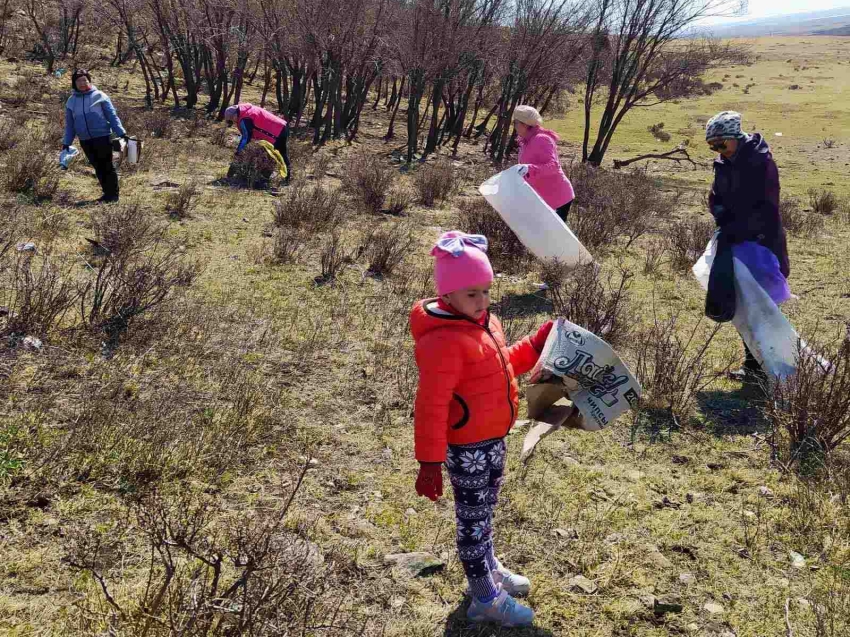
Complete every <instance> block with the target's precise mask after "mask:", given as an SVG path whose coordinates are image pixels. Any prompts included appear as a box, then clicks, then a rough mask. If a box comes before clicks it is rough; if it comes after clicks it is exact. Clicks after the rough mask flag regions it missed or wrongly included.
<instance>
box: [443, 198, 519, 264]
mask: <svg viewBox="0 0 850 637" xmlns="http://www.w3.org/2000/svg"><path fill="white" fill-rule="evenodd" d="M457 227H458V229H459V230H462V231H463V232H466V233H468V234H483V235H484V236H485V237H487V241H488V242H489V249H488V251H487V254H488V255H489V256H490V263H492V265H493V268H494V270H496V272H505V273H510V274H513V273H517V272H525V271H526V270H527V269H528V268H529V267H530V265H531V263H532V261H533V257H532V256H531V253H529V252H528V250H526V248H525V246H524V245H523V244H522V242H521V241H520V240H519V238H517V236H516V235H515V234H514V233H513V231H512V230H511V229H510V228H509V227H508V224H506V223H505V222H504V221H502V218H501V217H500V216H499V215H498V213H497V212H496V211H495V210H493V208H491V207H490V204H488V203H487V202H486V201H485V200H484V199H483V198H481V197H476V198H475V199H466V200H463V201H462V202H461V204H460V213H459V214H458V216H457Z"/></svg>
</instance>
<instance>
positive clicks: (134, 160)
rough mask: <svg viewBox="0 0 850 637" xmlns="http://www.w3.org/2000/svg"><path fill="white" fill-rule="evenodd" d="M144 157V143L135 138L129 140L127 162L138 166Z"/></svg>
mask: <svg viewBox="0 0 850 637" xmlns="http://www.w3.org/2000/svg"><path fill="white" fill-rule="evenodd" d="M141 156H142V142H140V141H139V140H138V139H136V138H135V137H130V138H129V139H128V140H127V161H129V162H130V163H131V164H138V163H139V158H140V157H141Z"/></svg>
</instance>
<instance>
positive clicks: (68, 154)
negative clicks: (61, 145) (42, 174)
mask: <svg viewBox="0 0 850 637" xmlns="http://www.w3.org/2000/svg"><path fill="white" fill-rule="evenodd" d="M79 154H80V151H79V150H77V149H76V148H74V147H73V146H69V147H68V150H63V151H62V152H61V153H59V166H60V167H61V168H62V170H68V167H69V166H70V165H71V162H72V161H74V160H75V159H76V158H77V155H79Z"/></svg>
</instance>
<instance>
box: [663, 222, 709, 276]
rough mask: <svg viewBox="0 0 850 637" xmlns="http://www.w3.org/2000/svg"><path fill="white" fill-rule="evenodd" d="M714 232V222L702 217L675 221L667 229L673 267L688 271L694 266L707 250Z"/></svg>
mask: <svg viewBox="0 0 850 637" xmlns="http://www.w3.org/2000/svg"><path fill="white" fill-rule="evenodd" d="M714 232H715V225H714V223H713V222H711V221H703V220H702V219H686V220H684V221H677V222H675V223H673V224H672V225H671V226H670V227H669V228H668V229H667V246H668V250H669V252H670V263H671V264H672V265H673V268H674V269H675V270H678V271H687V270H689V269H690V268H691V267H693V265H694V263H696V262H697V261H698V260H699V258H700V257H701V256H702V253H703V252H705V248H706V246H707V245H708V242H709V241H711V238H712V237H713V236H714Z"/></svg>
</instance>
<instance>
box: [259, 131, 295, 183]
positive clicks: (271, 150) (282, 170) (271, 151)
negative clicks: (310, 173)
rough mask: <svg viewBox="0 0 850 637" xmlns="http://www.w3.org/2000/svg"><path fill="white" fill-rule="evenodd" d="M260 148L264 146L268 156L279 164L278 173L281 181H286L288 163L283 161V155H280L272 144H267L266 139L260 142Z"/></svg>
mask: <svg viewBox="0 0 850 637" xmlns="http://www.w3.org/2000/svg"><path fill="white" fill-rule="evenodd" d="M258 143H259V144H260V146H262V148H263V150H264V151H266V153H267V154H268V156H269V157H270V158H271V159H272V160H273V161H274V163H276V164H277V172H278V174H279V175H280V178H281V179H286V175H287V174H288V173H287V169H286V162H285V161H283V155H281V154H280V151H278V149H277V148H275V147H274V146H273V145H272V144H271V142H267V141H266V140H264V139H261V140H260V141H259V142H258Z"/></svg>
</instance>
